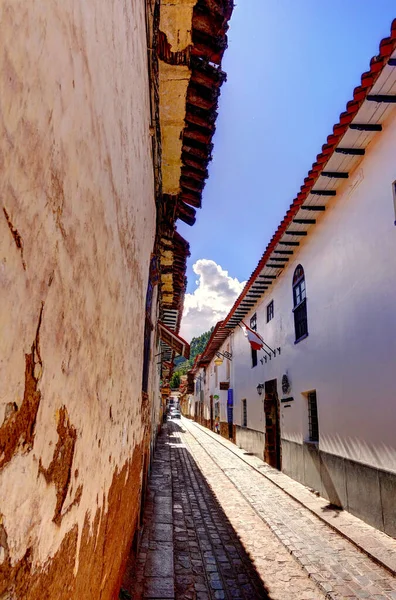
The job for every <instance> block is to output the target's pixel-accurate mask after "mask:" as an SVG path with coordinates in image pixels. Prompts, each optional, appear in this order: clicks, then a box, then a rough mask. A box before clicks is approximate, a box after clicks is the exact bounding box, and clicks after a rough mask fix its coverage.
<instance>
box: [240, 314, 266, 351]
mask: <svg viewBox="0 0 396 600" xmlns="http://www.w3.org/2000/svg"><path fill="white" fill-rule="evenodd" d="M242 326H243V327H244V333H245V336H246V337H247V339H248V340H249V343H250V345H251V347H252V348H253V350H261V349H262V347H263V344H264V340H263V338H262V337H261V335H259V334H258V333H257V331H253V329H250V327H248V326H247V325H246V323H244V322H243V321H242Z"/></svg>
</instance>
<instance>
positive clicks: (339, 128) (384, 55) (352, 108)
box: [223, 19, 396, 325]
mask: <svg viewBox="0 0 396 600" xmlns="http://www.w3.org/2000/svg"><path fill="white" fill-rule="evenodd" d="M395 48H396V19H394V20H393V21H392V25H391V34H390V36H389V37H387V38H384V39H383V40H382V41H381V42H380V45H379V54H378V55H377V56H374V57H373V58H372V59H371V61H370V70H369V71H367V72H365V73H363V75H362V78H361V85H360V86H358V87H356V88H355V89H354V92H353V99H352V100H350V102H348V103H347V105H346V110H345V111H344V112H342V113H341V115H340V121H339V123H336V124H335V125H334V127H333V133H332V134H330V135H329V136H328V138H327V141H326V143H325V144H324V145H323V146H322V152H321V153H320V154H318V156H317V157H316V162H315V163H314V164H313V165H312V169H311V170H310V171H309V173H308V176H307V177H306V178H305V179H304V183H303V185H302V186H301V189H300V191H299V193H298V194H297V197H296V198H295V199H294V200H293V203H292V204H291V205H290V209H289V210H288V211H287V213H286V215H285V217H284V219H283V221H282V222H281V224H280V225H279V227H278V229H277V231H276V232H275V234H274V235H273V236H272V239H271V241H270V243H269V244H268V246H267V248H266V250H265V252H264V254H263V256H262V257H261V259H260V262H259V263H258V265H257V267H256V269H255V270H254V271H253V273H252V274H251V276H250V278H249V280H248V282H247V283H246V285H245V287H244V288H243V290H242V292H241V294H240V295H239V296H238V298H237V300H236V301H235V303H234V305H233V307H232V308H231V310H230V312H229V313H228V315H227V316H226V318H225V319H224V321H223V324H224V325H226V323H228V321H229V320H230V318H231V317H232V315H233V314H234V312H235V310H236V308H237V307H238V306H239V305H240V303H241V302H242V300H243V298H244V297H245V296H246V294H247V292H248V291H249V289H250V287H251V285H252V284H253V282H254V281H255V280H256V278H257V276H258V275H259V273H260V271H261V270H262V269H263V268H264V266H265V264H266V262H267V261H268V259H269V257H270V255H271V253H272V251H273V249H274V248H275V246H276V245H277V244H278V242H279V241H280V239H281V237H282V236H283V234H284V233H285V231H286V229H287V227H288V226H289V225H290V223H291V222H292V220H293V218H294V217H295V215H296V214H297V212H298V210H299V208H300V206H301V205H302V204H303V202H304V200H305V199H306V198H307V196H308V194H309V193H310V191H311V190H312V188H313V186H314V184H315V183H316V180H317V179H318V177H319V176H320V173H321V171H322V170H323V168H324V166H325V165H326V163H327V162H328V161H329V160H330V158H331V156H332V155H333V153H334V150H335V149H336V147H337V145H338V143H339V142H340V140H341V138H342V137H343V136H344V135H345V133H346V131H347V129H348V126H349V124H350V123H351V121H352V120H353V119H354V117H355V116H356V113H357V112H358V110H359V109H360V107H361V106H362V104H363V102H364V101H365V99H366V97H367V95H368V94H369V92H370V90H371V88H372V87H373V85H374V84H375V82H376V81H377V79H378V77H379V76H380V75H381V73H382V70H383V68H384V67H385V66H386V64H387V62H388V60H389V58H390V57H391V55H392V54H393V52H394V50H395Z"/></svg>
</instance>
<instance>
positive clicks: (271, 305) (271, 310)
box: [267, 300, 274, 323]
mask: <svg viewBox="0 0 396 600" xmlns="http://www.w3.org/2000/svg"><path fill="white" fill-rule="evenodd" d="M273 318H274V301H273V300H271V302H270V303H269V304H268V305H267V323H269V321H271V319H273Z"/></svg>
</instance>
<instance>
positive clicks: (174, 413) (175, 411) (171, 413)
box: [169, 408, 181, 419]
mask: <svg viewBox="0 0 396 600" xmlns="http://www.w3.org/2000/svg"><path fill="white" fill-rule="evenodd" d="M180 417H181V414H180V410H178V409H177V408H171V410H170V411H169V418H171V419H180Z"/></svg>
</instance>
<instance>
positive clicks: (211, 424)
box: [209, 396, 213, 431]
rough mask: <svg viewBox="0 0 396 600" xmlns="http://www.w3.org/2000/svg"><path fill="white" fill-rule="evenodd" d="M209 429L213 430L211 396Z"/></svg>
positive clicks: (211, 397)
mask: <svg viewBox="0 0 396 600" xmlns="http://www.w3.org/2000/svg"><path fill="white" fill-rule="evenodd" d="M209 399H210V429H211V431H213V396H210V398H209Z"/></svg>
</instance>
